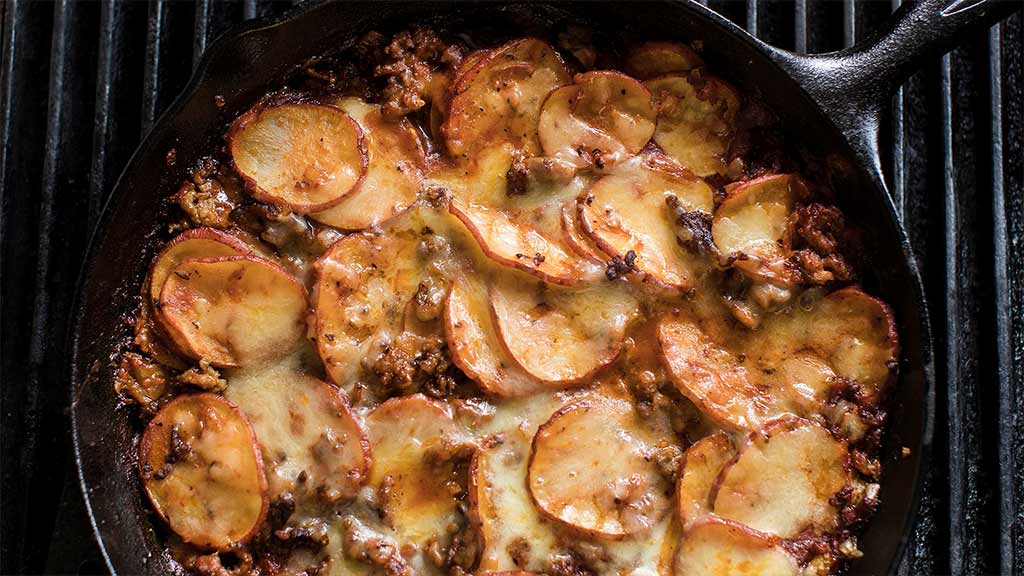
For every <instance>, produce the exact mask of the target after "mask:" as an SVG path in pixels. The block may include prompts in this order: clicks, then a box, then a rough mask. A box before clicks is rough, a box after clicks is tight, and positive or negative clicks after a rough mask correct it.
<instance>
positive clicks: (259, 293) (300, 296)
mask: <svg viewBox="0 0 1024 576" xmlns="http://www.w3.org/2000/svg"><path fill="white" fill-rule="evenodd" d="M159 309H160V314H161V316H162V318H163V320H164V325H165V326H167V329H168V332H169V333H170V335H171V337H172V338H173V339H174V341H175V342H176V343H177V344H178V347H179V348H181V350H182V351H183V352H185V353H187V354H188V355H189V356H191V357H193V358H196V359H200V360H201V359H206V360H209V361H210V363H211V364H213V365H215V366H221V367H230V366H245V365H253V364H256V363H259V362H264V361H267V360H270V359H273V358H277V357H280V356H283V355H285V354H287V353H288V352H290V351H291V350H292V349H293V348H294V347H295V346H296V344H298V341H299V339H300V338H301V337H302V335H303V333H304V332H305V329H306V322H305V320H306V290H305V288H303V287H302V284H301V283H299V281H298V280H296V279H295V277H293V276H292V275H291V274H288V273H287V272H285V271H284V270H282V269H281V268H280V267H279V266H277V265H276V264H274V263H272V262H269V261H267V260H264V259H262V258H257V257H255V256H226V257H222V258H207V259H199V260H187V261H185V262H182V263H181V264H179V265H178V266H177V267H175V268H174V269H173V270H172V271H171V273H170V274H169V275H168V276H167V280H166V281H165V282H164V286H163V289H162V290H161V291H160V306H159Z"/></svg>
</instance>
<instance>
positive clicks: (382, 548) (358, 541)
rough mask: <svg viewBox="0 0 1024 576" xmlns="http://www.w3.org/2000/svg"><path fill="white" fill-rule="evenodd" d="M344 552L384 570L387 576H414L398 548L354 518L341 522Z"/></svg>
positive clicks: (354, 558) (352, 557)
mask: <svg viewBox="0 0 1024 576" xmlns="http://www.w3.org/2000/svg"><path fill="white" fill-rule="evenodd" d="M341 529H342V534H343V539H342V551H343V552H344V553H345V555H346V556H348V557H349V558H351V559H353V560H357V561H360V562H367V563H369V564H373V565H374V566H378V567H380V568H381V569H382V570H384V573H385V574H387V576H412V574H413V572H412V569H411V568H410V567H409V565H408V564H407V563H406V562H405V559H404V558H402V555H401V553H399V551H398V548H397V547H395V545H394V544H393V543H392V542H391V541H390V540H388V539H387V538H385V537H384V536H383V535H382V534H379V533H377V532H375V531H373V530H371V529H370V528H367V527H366V526H365V525H363V523H362V522H360V521H359V520H357V519H356V518H354V517H352V516H347V517H345V518H344V519H343V520H342V521H341Z"/></svg>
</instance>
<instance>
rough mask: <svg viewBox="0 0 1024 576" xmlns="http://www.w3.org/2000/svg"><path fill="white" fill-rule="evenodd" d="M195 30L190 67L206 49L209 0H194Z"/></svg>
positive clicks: (197, 62) (208, 26)
mask: <svg viewBox="0 0 1024 576" xmlns="http://www.w3.org/2000/svg"><path fill="white" fill-rule="evenodd" d="M195 5H196V15H195V31H194V40H193V44H192V67H193V68H195V67H196V65H197V64H199V59H200V58H201V57H202V55H203V52H205V51H206V38H207V35H208V34H209V32H210V0H196V3H195Z"/></svg>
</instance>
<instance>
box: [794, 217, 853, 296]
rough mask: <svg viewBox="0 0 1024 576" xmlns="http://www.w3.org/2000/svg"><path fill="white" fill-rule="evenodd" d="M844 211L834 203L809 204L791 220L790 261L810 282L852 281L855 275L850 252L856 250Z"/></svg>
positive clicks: (819, 283) (805, 279)
mask: <svg viewBox="0 0 1024 576" xmlns="http://www.w3.org/2000/svg"><path fill="white" fill-rule="evenodd" d="M846 230H847V229H846V222H845V219H844V218H843V213H842V212H841V211H840V210H839V209H838V208H836V207H834V206H825V205H823V204H818V203H814V204H809V205H807V206H801V207H799V208H797V209H796V211H795V212H794V213H793V216H792V217H791V219H790V234H791V237H792V238H793V248H794V250H793V253H792V255H791V256H790V261H791V262H792V263H793V264H794V267H795V268H796V269H797V270H799V271H800V274H801V275H802V277H803V280H804V281H805V282H807V283H809V284H817V285H821V284H826V283H828V282H851V281H853V280H854V279H855V278H856V274H855V271H854V268H853V266H852V265H851V264H850V261H849V258H848V254H849V253H850V252H852V251H853V247H852V246H851V244H852V242H851V240H852V239H851V237H850V235H848V234H847V231H846Z"/></svg>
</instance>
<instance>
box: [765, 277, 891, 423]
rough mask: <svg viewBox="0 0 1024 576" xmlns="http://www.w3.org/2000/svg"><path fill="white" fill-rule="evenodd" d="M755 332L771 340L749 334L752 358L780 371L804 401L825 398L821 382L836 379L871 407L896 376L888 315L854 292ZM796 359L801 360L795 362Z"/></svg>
mask: <svg viewBox="0 0 1024 576" xmlns="http://www.w3.org/2000/svg"><path fill="white" fill-rule="evenodd" d="M758 333H760V334H763V335H768V334H770V335H771V336H770V337H768V336H762V337H760V338H757V337H756V336H755V335H751V338H752V345H751V346H750V347H749V348H750V350H749V352H750V356H751V359H752V360H754V361H756V362H757V363H759V364H760V365H763V366H765V367H767V368H771V369H779V368H782V369H783V370H785V371H786V373H787V374H788V375H789V381H790V383H791V384H803V385H804V386H803V389H799V388H798V389H795V390H794V393H795V394H800V395H801V396H803V397H804V398H808V397H809V398H819V399H823V397H826V396H827V393H825V391H824V389H823V383H822V380H825V381H826V382H828V383H829V384H831V383H832V382H831V381H832V380H833V378H831V377H830V376H835V377H838V378H839V379H845V380H847V381H850V382H855V383H856V384H857V385H859V386H860V389H861V392H862V399H863V400H864V401H865V402H867V403H868V404H872V405H874V404H877V403H878V402H879V401H880V400H881V398H882V397H884V394H885V392H886V390H887V389H888V386H889V385H890V384H891V382H892V379H893V377H894V376H895V374H896V365H897V361H898V358H899V338H898V336H897V333H896V323H895V319H894V317H893V314H892V310H891V309H890V308H889V306H888V305H886V304H885V303H884V302H882V301H881V300H879V299H877V298H874V297H872V296H869V295H868V294H865V293H864V292H863V291H862V290H861V289H859V288H856V287H849V288H843V289H842V290H837V291H835V292H832V293H831V294H829V295H828V296H825V297H824V298H821V299H820V300H818V301H817V302H815V303H813V304H812V305H811V306H810V307H796V308H794V309H793V310H792V311H791V312H789V313H779V314H775V315H773V316H770V317H769V318H768V319H766V321H765V324H764V325H763V326H762V328H761V329H760V330H759V331H758ZM801 357H802V358H805V361H804V362H803V363H796V362H795V359H798V358H801ZM807 358H810V359H807ZM822 363H824V365H822ZM830 372H831V373H834V374H830Z"/></svg>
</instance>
